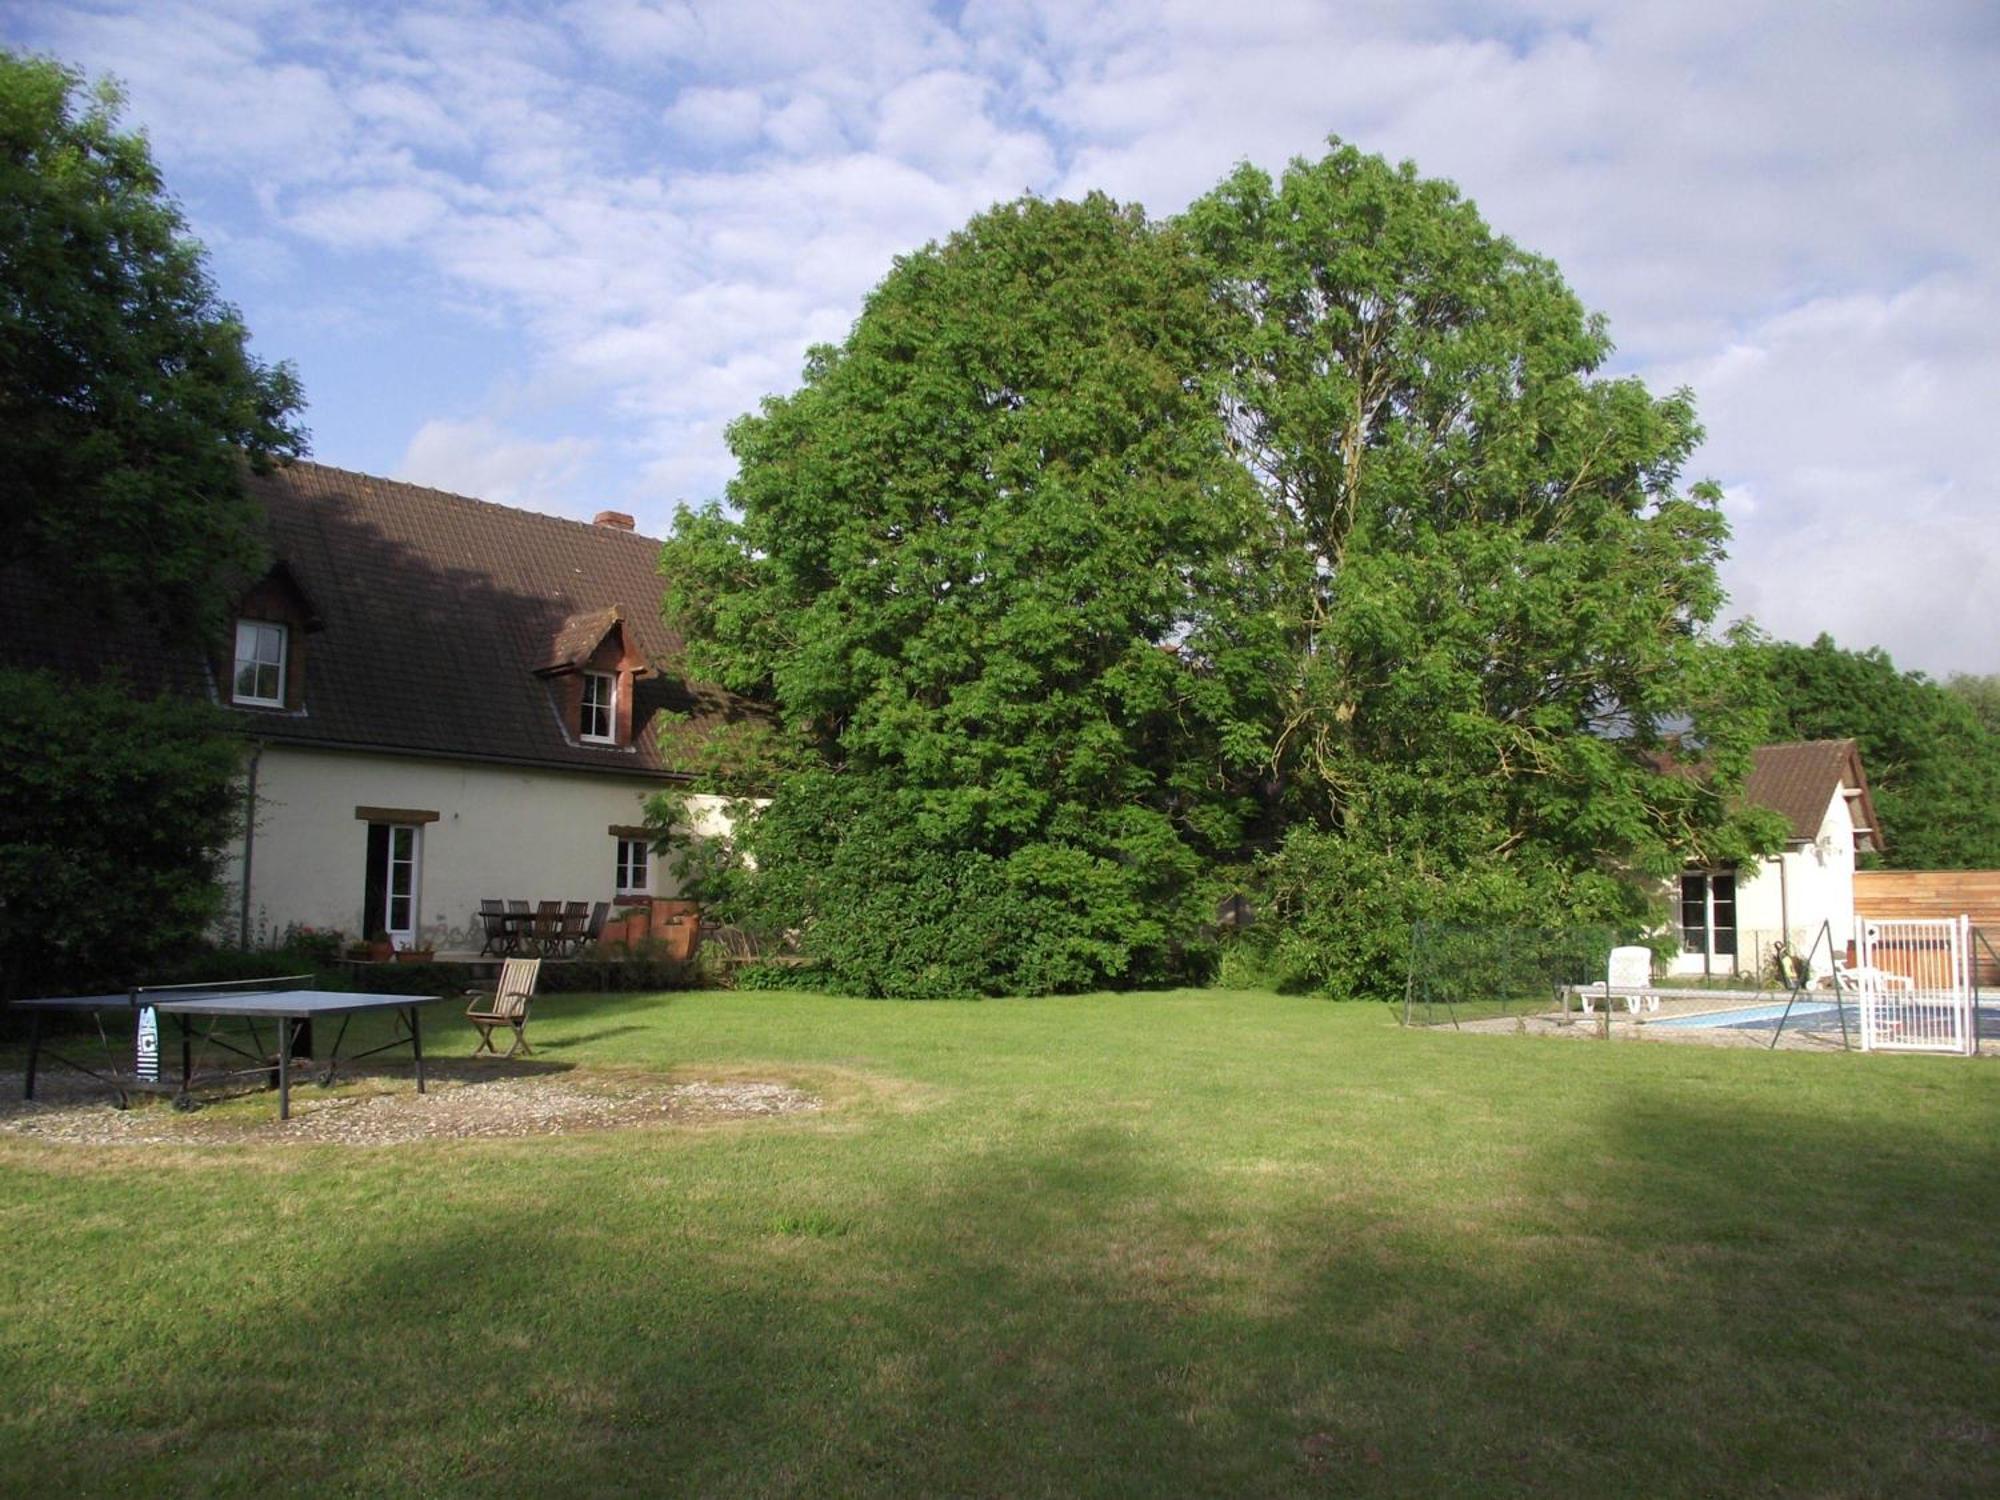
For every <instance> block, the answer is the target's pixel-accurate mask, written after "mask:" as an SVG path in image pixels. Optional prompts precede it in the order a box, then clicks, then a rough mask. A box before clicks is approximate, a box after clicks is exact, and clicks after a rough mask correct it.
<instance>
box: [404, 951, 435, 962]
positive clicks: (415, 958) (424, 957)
mask: <svg viewBox="0 0 2000 1500" xmlns="http://www.w3.org/2000/svg"><path fill="white" fill-rule="evenodd" d="M436 957H437V949H435V948H398V949H397V950H396V962H397V963H399V964H427V963H429V962H430V961H431V960H432V959H434V958H436Z"/></svg>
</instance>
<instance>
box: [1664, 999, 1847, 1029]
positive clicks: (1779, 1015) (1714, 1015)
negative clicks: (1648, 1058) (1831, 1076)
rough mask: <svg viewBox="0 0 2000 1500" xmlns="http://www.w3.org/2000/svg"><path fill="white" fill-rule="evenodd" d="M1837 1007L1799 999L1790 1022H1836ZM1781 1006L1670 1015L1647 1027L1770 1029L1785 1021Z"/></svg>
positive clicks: (1823, 1002)
mask: <svg viewBox="0 0 2000 1500" xmlns="http://www.w3.org/2000/svg"><path fill="white" fill-rule="evenodd" d="M1839 1012H1840V1006H1839V1005H1838V1004H1837V1003H1835V1002H1834V1001H1831V1000H1799V1001H1794V1002H1793V1004H1792V1020H1793V1021H1795V1022H1796V1021H1809V1020H1816V1019H1827V1020H1838V1019H1839ZM1784 1015H1785V1007H1784V1006H1783V1005H1752V1006H1749V1007H1746V1008H1744V1009H1740V1010H1712V1011H1707V1012H1704V1013H1703V1014H1701V1015H1698V1016H1672V1017H1669V1018H1668V1019H1666V1020H1664V1021H1649V1022H1647V1025H1649V1026H1676V1027H1679V1026H1686V1027H1696V1026H1770V1025H1774V1024H1776V1023H1777V1022H1778V1021H1780V1020H1782V1019H1784Z"/></svg>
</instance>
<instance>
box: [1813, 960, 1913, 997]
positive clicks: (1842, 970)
mask: <svg viewBox="0 0 2000 1500" xmlns="http://www.w3.org/2000/svg"><path fill="white" fill-rule="evenodd" d="M1833 983H1834V988H1836V989H1838V990H1841V991H1843V992H1844V993H1846V994H1850V995H1880V994H1883V993H1885V992H1887V991H1889V990H1914V989H1915V988H1916V987H1917V986H1916V981H1914V980H1913V979H1911V978H1910V976H1909V975H1907V974H1892V973H1890V972H1889V971H1888V970H1887V969H1878V968H1876V967H1875V966H1874V965H1873V964H1843V963H1840V962H1838V961H1836V962H1835V963H1834V966H1833Z"/></svg>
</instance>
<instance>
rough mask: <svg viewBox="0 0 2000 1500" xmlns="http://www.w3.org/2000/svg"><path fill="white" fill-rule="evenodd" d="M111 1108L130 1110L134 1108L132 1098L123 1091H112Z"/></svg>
mask: <svg viewBox="0 0 2000 1500" xmlns="http://www.w3.org/2000/svg"><path fill="white" fill-rule="evenodd" d="M111 1107H112V1108H113V1109H130V1108H131V1107H132V1096H131V1095H130V1094H128V1093H126V1092H125V1090H123V1089H113V1090H112V1091H111Z"/></svg>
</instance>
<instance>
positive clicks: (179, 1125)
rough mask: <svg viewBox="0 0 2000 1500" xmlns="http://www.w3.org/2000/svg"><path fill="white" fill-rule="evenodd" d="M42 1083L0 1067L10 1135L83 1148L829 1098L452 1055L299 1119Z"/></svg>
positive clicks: (377, 1136)
mask: <svg viewBox="0 0 2000 1500" xmlns="http://www.w3.org/2000/svg"><path fill="white" fill-rule="evenodd" d="M37 1092H39V1093H41V1094H42V1095H43V1097H42V1098H39V1099H36V1100H35V1101H33V1102H32V1103H31V1102H29V1101H27V1100H25V1099H23V1098H22V1097H21V1075H20V1074H19V1073H18V1072H16V1073H0V1137H4V1136H12V1137H15V1138H17V1139H25V1140H32V1141H47V1142H51V1143H61V1144H65V1145H78V1146H202V1145H243V1144H258V1143H275V1142H297V1143H304V1144H325V1143H337V1144H342V1145H352V1146H387V1145H395V1144H398V1143H401V1142H406V1141H428V1140H499V1139H508V1138H514V1137H521V1136H549V1135H567V1134H571V1133H573V1132H577V1131H586V1130H616V1129H628V1128H632V1127H637V1126H661V1125H698V1124H707V1123H713V1122H721V1121H728V1120H750V1119H765V1118H773V1117H777V1116H781V1115H796V1114H805V1113H811V1112H814V1111H817V1110H819V1109H820V1108H821V1107H822V1101H821V1099H820V1098H819V1097H818V1096H817V1095H814V1094H810V1093H807V1092H805V1091H804V1090H801V1089H797V1088H793V1087H791V1086H790V1085H788V1084H783V1083H777V1082H774V1081H770V1080H766V1079H743V1078H731V1079H692V1080H671V1079H664V1078H658V1077H648V1076H642V1075H624V1074H611V1073H604V1074H592V1073H586V1072H583V1071H580V1070H566V1071H562V1072H556V1071H544V1070H535V1071H524V1070H519V1069H515V1070H509V1071H505V1072H502V1071H500V1070H498V1069H490V1068H487V1069H482V1068H479V1067H473V1066H458V1067H454V1066H452V1065H450V1064H446V1065H444V1066H443V1067H440V1068H437V1069H434V1070H432V1071H431V1073H430V1076H429V1079H428V1092H426V1093H424V1094H419V1093H417V1091H416V1084H415V1083H414V1081H413V1080H411V1079H410V1078H409V1077H408V1076H407V1075H403V1076H400V1077H398V1076H393V1075H374V1076H368V1075H364V1076H361V1077H358V1078H356V1079H354V1080H352V1081H345V1082H343V1083H342V1084H341V1086H340V1087H339V1088H337V1089H335V1090H332V1091H331V1092H328V1091H323V1090H321V1089H320V1088H318V1087H317V1086H315V1085H305V1086H299V1085H294V1086H293V1089H292V1118H291V1119H290V1120H289V1121H280V1120H279V1119H278V1118H277V1101H276V1098H275V1097H274V1096H273V1095H271V1094H269V1093H261V1092H260V1093H257V1094H254V1095H252V1096H250V1097H249V1098H247V1099H242V1100H239V1101H236V1102H232V1103H228V1104H224V1105H222V1106H219V1107H214V1106H211V1107H205V1108H202V1109H199V1110H195V1111H192V1112H189V1113H181V1112H179V1111H176V1110H175V1109H174V1108H173V1107H172V1105H171V1102H170V1101H169V1100H167V1099H165V1098H159V1097H151V1098H140V1099H138V1100H135V1101H134V1105H133V1107H132V1108H131V1109H125V1110H121V1109H117V1108H114V1107H113V1106H112V1105H111V1104H110V1103H109V1102H108V1101H107V1099H106V1097H105V1095H104V1094H103V1093H102V1092H101V1091H94V1090H92V1089H91V1088H90V1087H89V1086H88V1085H86V1084H85V1083H84V1081H83V1080H81V1079H75V1078H73V1077H71V1078H64V1077H61V1076H60V1075H56V1076H48V1077H46V1078H45V1079H44V1080H43V1081H42V1083H41V1086H40V1088H38V1090H37Z"/></svg>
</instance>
